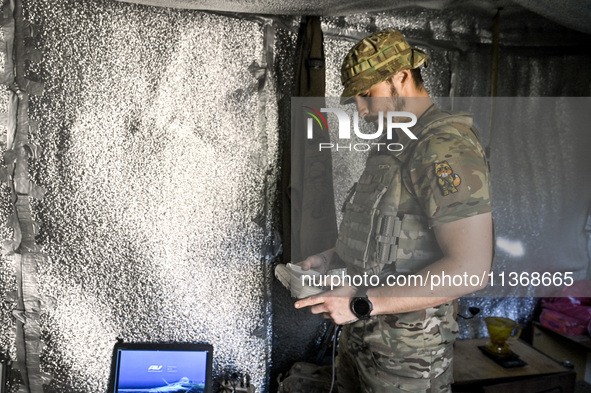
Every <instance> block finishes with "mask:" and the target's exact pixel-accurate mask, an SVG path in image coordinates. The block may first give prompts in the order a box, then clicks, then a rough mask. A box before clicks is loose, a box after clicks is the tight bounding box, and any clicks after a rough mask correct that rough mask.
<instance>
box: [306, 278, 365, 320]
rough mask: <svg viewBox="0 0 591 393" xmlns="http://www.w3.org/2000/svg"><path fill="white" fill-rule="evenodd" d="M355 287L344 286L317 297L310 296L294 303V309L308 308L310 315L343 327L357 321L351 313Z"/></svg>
mask: <svg viewBox="0 0 591 393" xmlns="http://www.w3.org/2000/svg"><path fill="white" fill-rule="evenodd" d="M356 291H357V289H356V288H355V287H350V286H344V287H340V288H337V289H335V290H332V291H328V292H325V293H323V294H321V295H318V296H311V297H308V298H305V299H302V300H298V301H297V302H296V303H295V308H304V307H310V311H311V312H312V314H322V316H323V317H324V318H330V319H332V320H333V321H334V323H336V324H337V325H345V324H347V323H352V322H355V321H357V317H356V316H355V314H353V312H352V311H351V306H350V305H351V299H352V298H353V296H354V295H355V292H356Z"/></svg>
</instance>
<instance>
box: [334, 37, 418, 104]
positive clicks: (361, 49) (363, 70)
mask: <svg viewBox="0 0 591 393" xmlns="http://www.w3.org/2000/svg"><path fill="white" fill-rule="evenodd" d="M428 58H429V57H428V56H427V54H426V53H425V52H423V51H422V50H420V49H417V48H411V47H410V45H408V42H406V40H405V39H404V37H403V36H402V34H401V33H400V32H399V31H397V30H383V31H379V32H377V33H374V34H372V35H370V36H368V37H366V38H364V39H363V40H361V41H359V42H358V43H357V44H356V45H355V46H354V47H353V48H351V50H350V51H349V53H348V54H347V56H346V57H345V60H343V65H342V66H341V82H342V83H343V86H344V87H345V89H344V90H343V94H342V95H341V103H346V102H348V101H350V100H351V98H352V97H355V96H356V95H358V94H360V93H362V92H364V91H366V90H367V89H369V88H370V87H372V86H374V85H376V84H378V83H380V82H383V81H385V80H386V79H388V78H389V77H390V76H392V75H394V74H396V73H398V72H400V71H402V70H408V69H412V68H417V67H419V66H420V65H421V64H423V63H426V62H427V60H428ZM425 65H426V64H425Z"/></svg>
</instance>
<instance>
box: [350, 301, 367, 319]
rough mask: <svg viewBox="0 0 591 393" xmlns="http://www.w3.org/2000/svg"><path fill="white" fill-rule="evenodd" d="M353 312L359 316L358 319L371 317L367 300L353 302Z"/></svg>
mask: <svg viewBox="0 0 591 393" xmlns="http://www.w3.org/2000/svg"><path fill="white" fill-rule="evenodd" d="M353 312H354V313H355V314H357V317H361V316H369V313H370V312H371V307H370V303H369V301H368V300H367V299H366V298H362V297H360V298H357V299H355V301H354V302H353Z"/></svg>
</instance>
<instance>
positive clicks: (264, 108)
mask: <svg viewBox="0 0 591 393" xmlns="http://www.w3.org/2000/svg"><path fill="white" fill-rule="evenodd" d="M24 14H25V17H26V18H27V20H28V21H30V22H31V23H32V24H33V25H34V26H36V29H38V31H39V35H38V40H37V41H36V42H35V45H37V46H38V47H39V48H41V49H43V60H42V61H41V62H38V63H31V64H30V65H29V69H28V72H29V76H30V77H31V78H33V77H35V76H36V77H38V78H39V79H41V80H42V82H43V83H44V85H45V92H44V94H43V95H42V96H41V97H32V98H31V111H30V116H31V118H33V119H35V120H37V121H39V125H40V127H39V133H38V134H37V135H32V136H31V138H33V139H34V142H35V143H37V144H38V145H40V146H41V147H42V148H43V153H42V154H41V156H40V157H39V160H38V161H37V162H35V163H33V164H32V169H31V171H32V176H33V177H34V178H35V179H36V182H37V183H38V184H42V185H43V186H44V187H45V188H46V189H47V194H46V195H45V197H44V198H43V199H42V200H41V201H40V202H36V203H35V204H34V206H33V212H34V214H35V218H36V219H37V220H38V221H39V222H40V223H41V230H40V235H39V237H38V242H39V244H40V245H41V247H42V251H43V252H44V253H45V254H46V255H47V256H48V258H47V260H46V262H45V263H43V264H41V265H40V266H39V267H38V276H39V277H38V281H39V285H40V288H39V291H40V293H41V296H42V299H41V300H42V301H43V308H42V317H41V332H42V338H43V339H44V342H45V344H46V348H45V349H44V351H43V352H42V370H43V371H45V372H48V373H50V374H52V375H53V381H52V382H51V384H50V385H49V388H48V391H52V392H102V391H105V389H106V386H107V381H108V375H109V366H110V361H111V351H112V347H113V344H114V343H115V341H116V338H118V337H119V338H122V339H123V340H125V341H128V342H153V341H156V342H208V343H211V344H213V345H214V348H215V349H214V372H215V374H216V375H217V376H220V375H222V374H224V373H226V372H228V373H229V372H237V373H239V374H242V375H245V374H248V375H249V376H250V378H251V380H252V381H253V383H254V384H255V385H256V386H264V384H265V379H266V375H267V367H268V357H269V354H270V336H269V332H270V331H269V329H270V324H269V322H270V315H269V313H268V307H269V305H268V302H267V301H266V299H267V289H266V288H267V287H268V282H266V278H265V277H267V275H266V266H265V264H266V263H267V262H268V261H267V260H266V259H265V258H263V257H262V254H261V253H262V248H263V244H264V242H265V241H266V233H267V232H268V227H269V224H268V217H267V214H268V212H267V205H268V203H267V202H268V201H267V199H268V198H267V193H266V191H265V190H266V188H265V185H266V184H268V183H272V181H269V180H268V178H267V177H274V176H276V169H277V157H276V155H277V150H278V146H277V130H276V123H277V120H276V112H277V108H276V104H274V102H275V101H276V100H273V99H272V98H273V97H274V94H275V93H274V85H273V84H272V83H267V84H265V85H263V84H261V83H259V82H260V79H261V78H264V77H265V76H266V73H265V70H266V69H265V66H266V65H265V61H266V57H265V54H266V53H265V47H264V38H265V36H264V32H265V26H264V23H261V22H255V21H248V20H245V19H239V18H231V17H225V16H216V15H211V14H206V13H200V12H191V11H178V10H177V11H172V10H167V9H160V8H148V7H144V6H136V5H129V4H122V3H118V2H112V1H93V2H78V1H58V2H50V1H39V0H34V1H26V2H25V3H24ZM259 90H260V91H259ZM255 221H256V223H255ZM3 267H4V264H3ZM2 272H3V273H2V284H1V285H2V287H1V289H4V287H7V286H11V285H14V284H13V281H14V278H13V277H11V275H10V269H9V268H6V269H4V268H3V269H2ZM4 307H6V306H4ZM5 315H6V313H3V320H4V319H6V318H4V316H5ZM11 325H12V324H11V323H3V324H2V326H3V328H2V337H1V338H0V343H1V344H2V345H3V347H5V348H6V347H10V345H9V339H8V337H9V335H10V334H11V333H10V326H11Z"/></svg>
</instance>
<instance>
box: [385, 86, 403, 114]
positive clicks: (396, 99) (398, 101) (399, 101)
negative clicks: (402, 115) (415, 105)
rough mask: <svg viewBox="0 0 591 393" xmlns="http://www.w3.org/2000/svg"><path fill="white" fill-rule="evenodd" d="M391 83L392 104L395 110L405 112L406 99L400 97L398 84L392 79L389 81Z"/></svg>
mask: <svg viewBox="0 0 591 393" xmlns="http://www.w3.org/2000/svg"><path fill="white" fill-rule="evenodd" d="M388 83H389V85H390V94H391V95H392V105H393V106H394V111H395V112H403V111H404V108H406V99H405V98H404V97H400V95H399V94H398V90H396V86H394V84H393V83H392V82H391V81H388Z"/></svg>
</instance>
